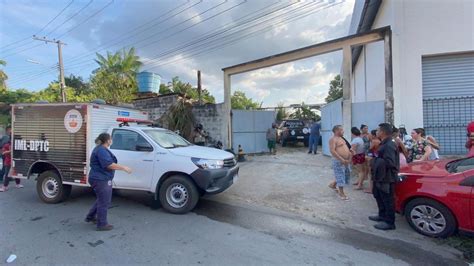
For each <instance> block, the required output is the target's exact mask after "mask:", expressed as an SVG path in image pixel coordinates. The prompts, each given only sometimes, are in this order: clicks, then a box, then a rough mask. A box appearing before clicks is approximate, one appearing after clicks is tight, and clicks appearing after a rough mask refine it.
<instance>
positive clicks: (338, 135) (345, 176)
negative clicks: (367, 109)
mask: <svg viewBox="0 0 474 266" xmlns="http://www.w3.org/2000/svg"><path fill="white" fill-rule="evenodd" d="M332 132H333V133H334V136H333V137H332V138H331V139H330V140H329V150H330V152H331V154H332V168H333V170H334V176H335V177H336V180H335V181H334V182H332V183H331V184H330V185H329V187H330V188H332V189H335V190H337V193H338V194H339V197H340V198H341V199H342V200H348V199H349V198H348V197H347V196H346V194H345V193H344V186H346V185H347V184H348V183H349V177H350V169H349V164H350V163H351V151H350V150H349V148H350V144H349V145H348V144H347V143H346V140H345V139H344V138H343V135H344V129H342V126H341V125H337V126H334V127H333V129H332Z"/></svg>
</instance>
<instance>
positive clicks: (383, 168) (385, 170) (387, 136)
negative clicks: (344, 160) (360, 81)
mask: <svg viewBox="0 0 474 266" xmlns="http://www.w3.org/2000/svg"><path fill="white" fill-rule="evenodd" d="M392 133H393V126H392V125H390V124H388V123H382V124H380V125H379V128H378V130H377V136H378V137H379V138H380V139H381V140H382V143H380V147H379V150H378V156H377V157H376V158H374V160H372V166H371V169H372V180H373V181H374V187H373V195H374V198H375V200H376V201H377V206H378V209H379V213H378V215H376V216H370V217H369V220H372V221H376V222H379V223H378V224H376V225H374V227H375V228H376V229H379V230H394V229H395V197H394V190H395V182H396V180H397V178H398V171H399V169H400V157H399V156H400V154H399V153H398V151H397V146H396V144H395V142H394V140H393V138H392Z"/></svg>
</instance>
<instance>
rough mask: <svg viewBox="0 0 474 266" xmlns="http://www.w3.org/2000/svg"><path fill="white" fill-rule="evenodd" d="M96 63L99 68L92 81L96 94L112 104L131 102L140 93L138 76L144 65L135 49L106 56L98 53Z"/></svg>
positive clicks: (108, 53) (95, 71)
mask: <svg viewBox="0 0 474 266" xmlns="http://www.w3.org/2000/svg"><path fill="white" fill-rule="evenodd" d="M95 61H96V62H97V64H99V67H98V68H97V69H96V70H94V72H93V76H92V79H91V87H92V89H93V90H94V94H95V95H96V96H97V97H98V98H102V99H104V100H105V101H106V102H107V103H110V104H118V103H128V102H131V101H132V100H133V99H134V98H135V97H136V93H137V92H138V85H137V78H136V75H137V73H138V70H139V68H140V66H141V65H142V63H141V62H140V60H139V57H138V56H137V55H135V49H134V48H131V49H130V50H128V51H126V50H121V51H118V52H116V53H114V54H112V53H110V52H107V54H106V55H105V56H103V55H101V54H98V53H97V59H96V60H95Z"/></svg>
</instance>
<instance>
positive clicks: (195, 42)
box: [0, 0, 354, 107]
mask: <svg viewBox="0 0 474 266" xmlns="http://www.w3.org/2000/svg"><path fill="white" fill-rule="evenodd" d="M353 1H354V0H322V1H319V0H316V1H304V0H301V1H286V0H280V1H278V0H189V1H183V0H178V1H176V0H175V1H171V0H133V1H131V0H64V1H63V0H54V1H53V0H50V1H46V0H36V1H32V0H28V1H27V0H0V59H2V60H5V61H7V66H6V67H4V71H5V72H6V73H7V75H8V76H9V79H8V81H7V84H8V86H9V87H10V88H13V89H18V88H27V89H29V90H40V89H43V88H45V87H47V86H48V84H49V83H50V82H51V81H53V80H57V79H58V70H57V62H58V50H57V45H56V44H55V43H45V42H43V41H37V40H33V39H32V36H33V35H36V36H39V37H40V38H43V37H46V38H48V39H56V40H57V39H59V40H61V42H63V43H65V45H64V46H63V47H62V50H63V61H64V67H65V74H66V76H68V75H70V74H74V75H80V76H82V77H84V78H85V79H86V80H87V79H89V77H90V75H91V73H92V71H93V70H94V69H96V68H97V64H96V63H95V61H94V59H95V58H96V53H100V54H105V53H107V52H116V51H118V50H121V49H129V48H130V47H135V49H136V52H137V55H139V56H140V58H141V61H142V62H143V63H144V64H143V66H142V68H141V70H142V71H151V72H155V73H158V74H159V75H160V76H161V77H162V83H167V82H169V81H170V80H171V79H172V78H173V77H175V76H178V77H179V78H180V79H181V80H183V81H185V82H189V83H191V84H193V85H195V84H196V82H197V78H196V71H197V70H201V73H202V85H203V87H204V88H206V89H208V90H209V91H210V92H211V94H213V95H214V96H215V97H216V100H217V102H221V101H223V72H222V68H225V67H228V66H232V65H236V64H240V63H244V62H247V61H251V60H255V59H259V58H262V57H266V56H270V55H273V54H277V53H282V52H286V51H290V50H294V49H298V48H301V47H305V46H308V45H313V44H317V43H321V42H324V41H328V40H331V39H335V38H339V37H343V36H346V35H347V34H348V31H349V25H350V21H351V14H352V10H353V6H354V2H353ZM341 62H342V53H341V52H334V53H330V54H325V55H321V56H317V57H312V58H307V59H304V60H299V61H295V62H291V63H286V64H282V65H278V66H274V67H269V68H264V69H260V70H255V71H252V72H248V73H244V74H239V75H236V76H232V90H233V91H235V90H241V91H243V92H245V93H246V95H247V96H249V97H251V98H252V99H253V100H255V101H257V102H262V103H263V106H265V107H274V106H277V105H278V104H279V103H284V104H285V105H289V104H295V103H301V102H305V103H308V104H314V103H322V102H324V98H325V97H326V95H327V92H328V88H329V82H330V80H331V79H332V78H333V77H334V76H335V75H337V74H338V73H339V72H340V69H341Z"/></svg>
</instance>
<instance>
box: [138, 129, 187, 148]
mask: <svg viewBox="0 0 474 266" xmlns="http://www.w3.org/2000/svg"><path fill="white" fill-rule="evenodd" d="M143 132H145V134H147V135H148V136H149V137H150V138H152V139H153V140H154V141H155V142H156V143H158V145H160V146H161V147H163V148H165V149H173V148H178V147H187V146H190V145H191V143H189V142H188V141H187V140H185V139H184V138H182V137H181V136H179V135H178V134H176V133H174V132H171V131H167V130H143Z"/></svg>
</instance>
